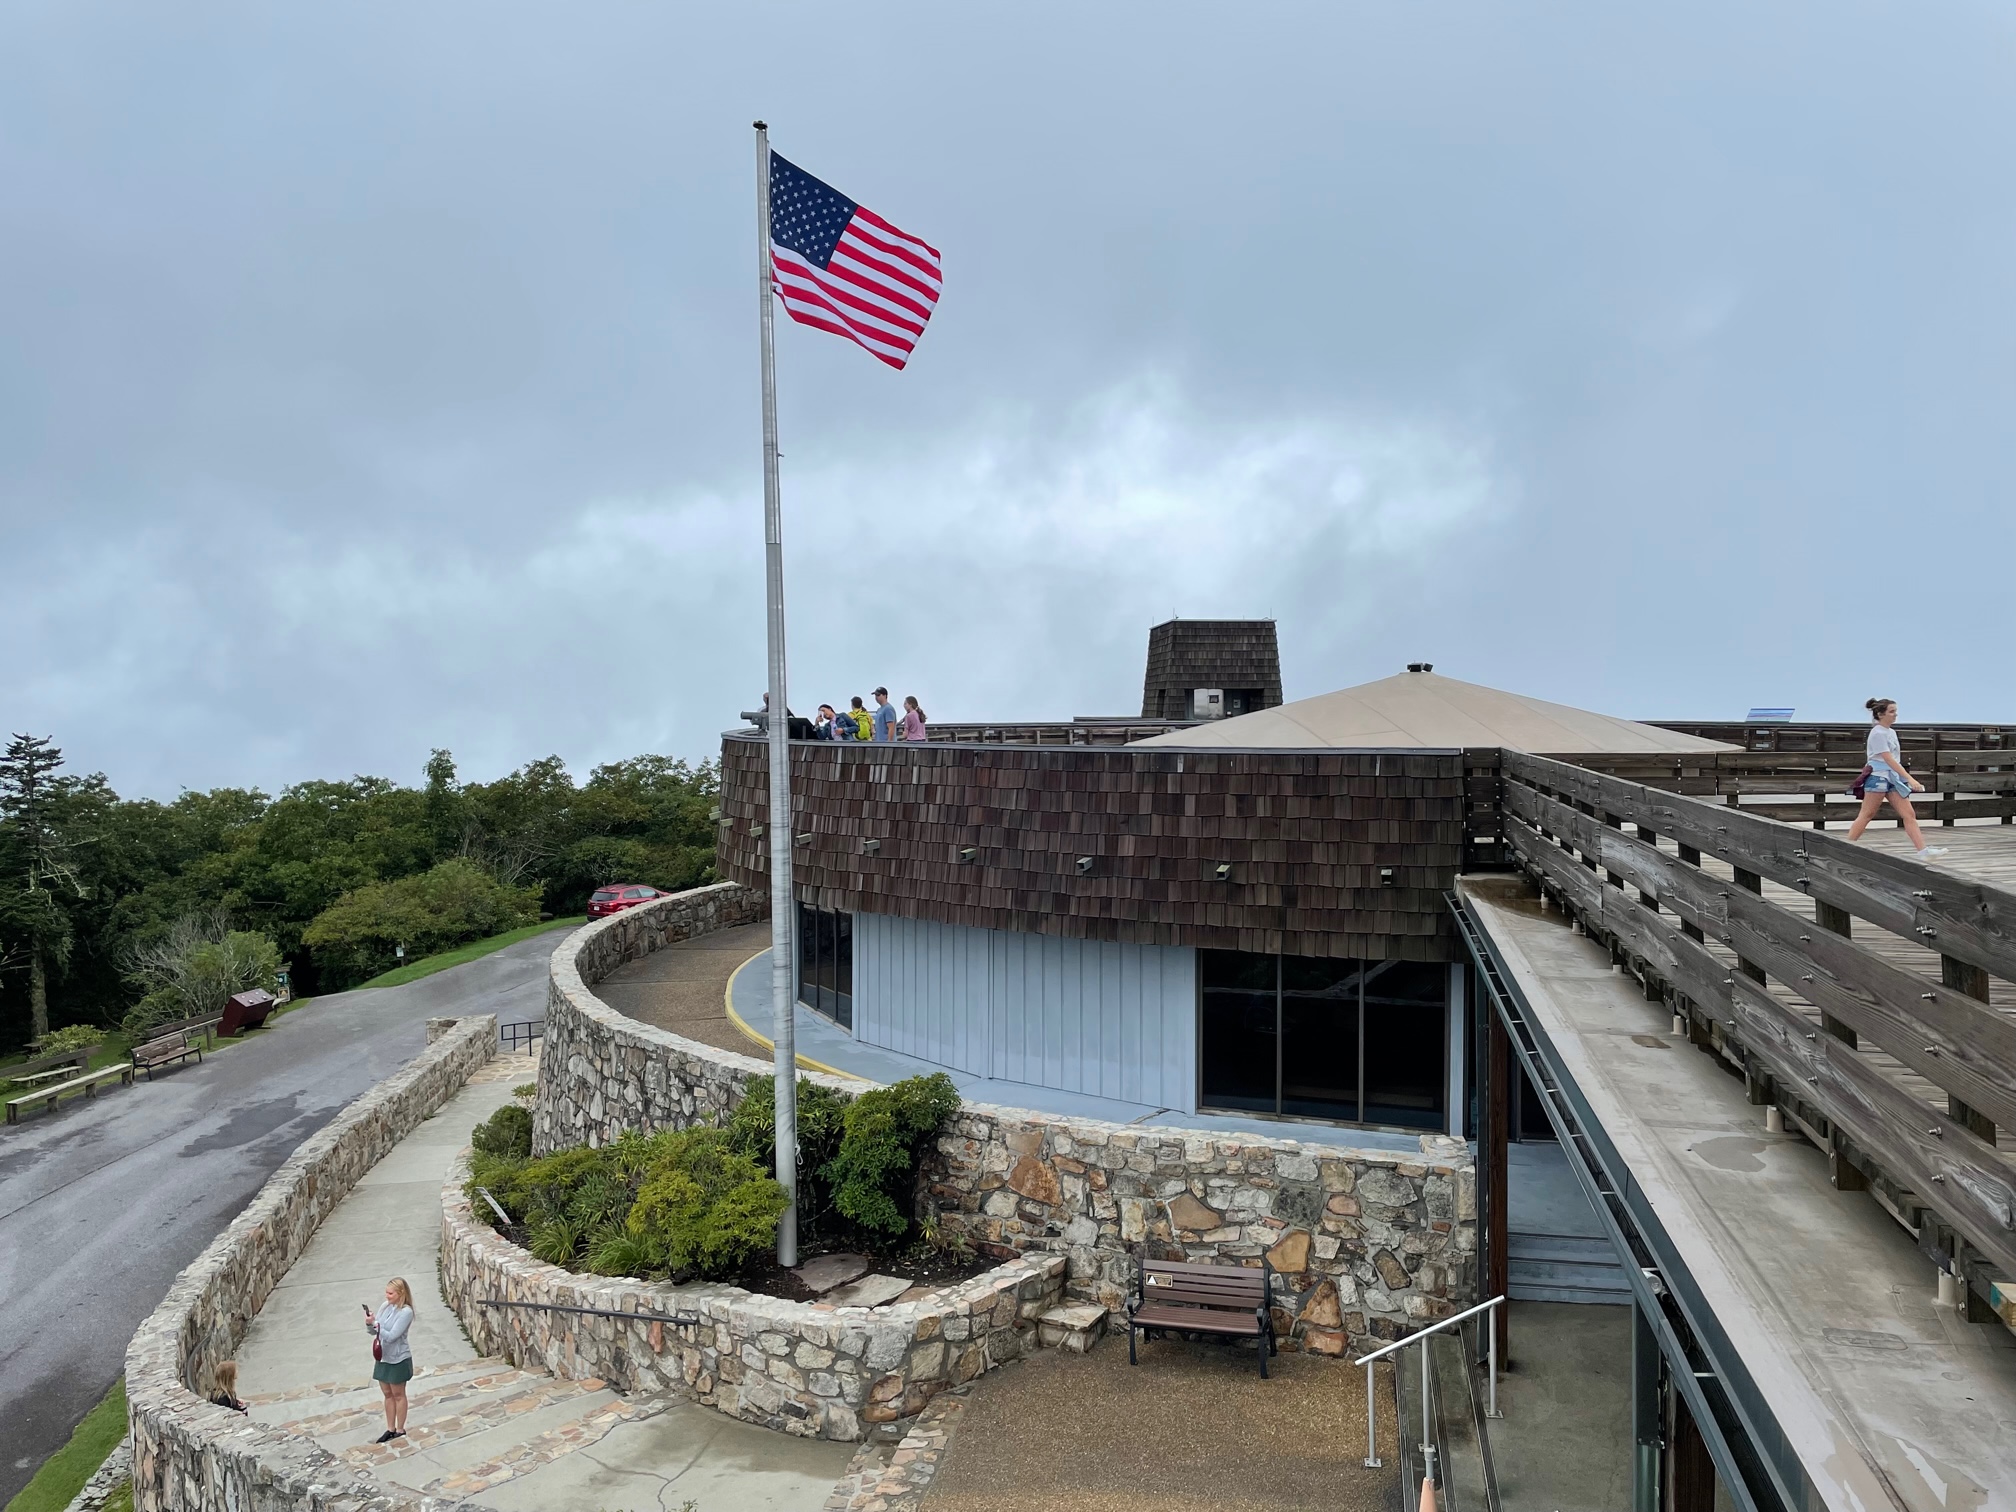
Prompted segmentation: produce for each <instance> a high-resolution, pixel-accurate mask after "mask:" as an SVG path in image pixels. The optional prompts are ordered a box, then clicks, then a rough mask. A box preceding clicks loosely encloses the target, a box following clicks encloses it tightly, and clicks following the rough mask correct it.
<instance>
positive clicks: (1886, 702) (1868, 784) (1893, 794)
mask: <svg viewBox="0 0 2016 1512" xmlns="http://www.w3.org/2000/svg"><path fill="white" fill-rule="evenodd" d="M1862 707H1863V708H1865V709H1867V710H1868V711H1869V717H1870V718H1871V719H1872V720H1874V721H1875V723H1874V724H1873V725H1872V726H1870V729H1869V775H1868V776H1867V777H1865V778H1863V779H1862V812H1861V813H1859V814H1857V815H1856V816H1855V822H1854V823H1853V824H1851V825H1849V826H1848V838H1849V839H1850V840H1860V839H1861V838H1862V831H1864V830H1866V829H1867V828H1869V821H1870V820H1871V819H1874V818H1875V817H1876V811H1877V810H1878V809H1880V808H1881V807H1883V800H1884V799H1886V798H1887V799H1889V800H1890V806H1891V807H1892V808H1894V809H1895V810H1896V811H1897V822H1898V823H1899V824H1901V825H1903V826H1904V833H1905V834H1907V835H1909V836H1910V837H1911V843H1912V845H1914V846H1916V847H1917V850H1918V859H1919V860H1920V861H1926V860H1930V859H1931V858H1932V857H1934V856H1943V855H1945V854H1946V847H1945V846H1943V845H1927V844H1926V843H1925V832H1924V831H1923V830H1921V829H1919V828H1918V816H1917V814H1916V813H1914V812H1913V811H1912V808H1911V795H1912V794H1913V793H1922V792H1924V791H1925V784H1924V783H1922V782H1920V781H1919V780H1918V779H1917V778H1916V777H1913V776H1912V775H1911V774H1910V773H1909V772H1907V771H1905V770H1904V752H1903V748H1902V747H1901V746H1900V745H1899V744H1898V742H1897V730H1896V724H1897V700H1896V699H1894V698H1872V699H1870V700H1869V701H1868V702H1867V703H1865V704H1864V705H1863V706H1862Z"/></svg>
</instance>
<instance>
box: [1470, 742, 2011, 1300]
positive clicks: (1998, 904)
mask: <svg viewBox="0 0 2016 1512" xmlns="http://www.w3.org/2000/svg"><path fill="white" fill-rule="evenodd" d="M1689 759H1690V760H1691V758H1689ZM1501 779H1502V784H1503V792H1504V818H1505V841H1506V844H1507V847H1508V849H1509V850H1510V851H1511V852H1512V853H1513V857H1514V859H1515V860H1516V861H1517V862H1518V863H1519V864H1520V865H1521V866H1523V867H1524V869H1526V870H1527V871H1528V872H1530V873H1531V874H1532V876H1533V877H1534V879H1535V880H1536V881H1538V882H1539V884H1540V885H1541V887H1542V888H1543V889H1544V890H1545V891H1546V892H1547V893H1549V894H1550V895H1552V896H1553V897H1555V898H1558V899H1559V900H1561V901H1562V902H1563V903H1564V904H1565V905H1566V907H1567V908H1568V909H1569V910H1570V911H1571V912H1572V913H1573V914H1574V915H1575V916H1576V917H1577V918H1578V919H1579V920H1580V921H1581V922H1582V924H1583V926H1584V927H1585V928H1586V929H1587V931H1588V932H1589V933H1590V934H1591V935H1592V936H1594V937H1596V938H1599V939H1601V940H1603V941H1605V942H1607V943H1608V944H1609V946H1610V948H1611V950H1612V952H1613V959H1616V960H1618V961H1619V962H1620V963H1621V964H1625V965H1628V966H1629V967H1630V969H1631V970H1632V971H1633V972H1634V974H1636V975H1638V976H1639V977H1640V978H1641V979H1642V980H1643V981H1644V982H1645V984H1646V990H1647V993H1648V995H1657V996H1662V997H1665V998H1667V999H1670V1000H1671V1002H1672V1004H1673V1008H1674V1012H1675V1013H1676V1015H1684V1016H1685V1017H1686V1019H1687V1021H1688V1024H1689V1028H1690V1031H1691V1033H1692V1034H1693V1036H1694V1037H1695V1038H1696V1039H1697V1041H1699V1042H1702V1043H1704V1044H1707V1045H1709V1046H1710V1047H1711V1048H1713V1049H1714V1050H1715V1051H1717V1052H1718V1053H1719V1054H1721V1055H1722V1056H1723V1057H1724V1059H1725V1060H1726V1061H1727V1062H1728V1063H1729V1064H1730V1065H1731V1066H1732V1067H1735V1068H1738V1069H1740V1070H1741V1071H1742V1073H1743V1074H1744V1076H1745V1078H1746V1081H1747V1082H1748V1085H1749V1088H1750V1094H1751V1100H1752V1101H1753V1102H1756V1103H1760V1104H1774V1105H1776V1106H1778V1107H1780V1108H1781V1109H1782V1111H1783V1113H1784V1115H1785V1117H1786V1118H1788V1119H1790V1120H1792V1121H1793V1122H1794V1123H1795V1124H1796V1126H1797V1127H1798V1128H1799V1129H1800V1130H1801V1131H1802V1132H1804V1133H1805V1134H1806V1135H1807V1136H1808V1137H1809V1138H1811V1139H1813V1140H1814V1142H1815V1143H1817V1144H1819V1145H1820V1146H1821V1147H1822V1148H1823V1149H1825V1150H1826V1151H1827V1152H1828V1153H1829V1155H1830V1156H1831V1157H1832V1162H1833V1170H1834V1174H1835V1179H1836V1182H1837V1184H1839V1185H1842V1186H1845V1187H1860V1186H1863V1185H1867V1186H1869V1187H1871V1188H1873V1189H1874V1190H1875V1192H1876V1194H1877V1195H1878V1196H1879V1197H1880V1198H1881V1199H1882V1200H1883V1202H1884V1203H1885V1205H1886V1206H1888V1207H1889V1208H1890V1209H1891V1211H1892V1212H1893V1213H1895V1214H1896V1215H1897V1217H1898V1218H1899V1220H1900V1221H1901V1222H1904V1223H1905V1224H1906V1225H1907V1226H1908V1227H1910V1228H1912V1229H1913V1231H1914V1232H1915V1233H1917V1235H1918V1238H1919V1242H1920V1244H1921V1246H1923V1247H1925V1248H1926V1249H1927V1250H1928V1251H1930V1252H1931V1253H1933V1254H1934V1255H1935V1256H1940V1257H1943V1258H1944V1259H1945V1260H1946V1262H1947V1264H1948V1266H1949V1268H1950V1269H1953V1270H1955V1271H1956V1272H1958V1273H1961V1274H1966V1273H1968V1271H1969V1270H1970V1268H1978V1261H1979V1257H1982V1256H1985V1257H1986V1258H1987V1259H1988V1260H1989V1261H1990V1262H1992V1264H1993V1265H1994V1266H1996V1267H1999V1268H2000V1269H2001V1270H2002V1271H2004V1272H2006V1273H2008V1274H2012V1275H2016V1160H2012V1158H2011V1156H2010V1155H2009V1154H2008V1153H2005V1152H2003V1151H2000V1150H1998V1149H1997V1148H1996V1144H1995V1126H1996V1125H1997V1124H2001V1125H2003V1126H2005V1127H2011V1126H2016V1022H2012V1021H2011V1020H2010V1019H2009V1018H2006V1017H2004V1016H2003V1015H2002V1014H2001V1013H2000V1012H1998V1011H1997V1010H1996V1009H1995V1008H1993V1007H1991V1006H1990V1003H1989V999H1990V996H1991V985H1992V982H1993V981H1994V980H1995V979H1999V980H2000V981H2002V982H2004V983H2007V982H2011V981H2016V894H2012V893H2010V892H2007V891H2003V890H2001V889H1998V888H1995V887H1991V886H1988V885H1985V884H1983V883H1979V882H1976V881H1974V880H1972V879H1971V878H1968V877H1964V876H1961V875H1957V874H1955V873H1954V872H1951V871H1947V870H1940V869H1935V868H1932V867H1928V866H1925V865H1922V864H1920V863H1918V862H1916V861H1913V860H1910V859H1907V858H1905V857H1902V856H1893V855H1888V854H1885V853H1883V852H1880V851H1876V850H1872V849H1869V848H1866V847H1864V846H1859V845H1851V844H1850V843H1848V842H1847V841H1846V840H1845V839H1843V838H1842V837H1840V836H1838V835H1830V834H1825V833H1815V832H1812V831H1809V830H1803V829H1798V828H1794V827H1791V826H1788V825H1785V824H1780V823H1776V822H1773V821H1772V820H1770V819H1767V818H1762V817H1759V816H1758V815H1757V814H1755V813H1754V812H1753V811H1752V810H1751V809H1750V808H1748V807H1747V806H1745V807H1744V808H1741V809H1737V808H1732V807H1729V806H1727V805H1726V804H1723V805H1718V804H1715V803H1711V802H1704V801H1702V800H1701V799H1699V798H1695V797H1692V796H1688V795H1684V794H1676V793H1672V792H1668V791H1661V790H1658V789H1656V788H1654V787H1652V786H1648V785H1646V784H1643V783H1638V782H1629V781H1624V780H1621V779H1620V778H1618V777H1615V776H1611V775H1609V774H1606V773H1602V772H1596V771H1591V770H1589V769H1588V768H1586V767H1583V766H1577V765H1571V764H1569V763H1566V762H1560V761H1550V760H1546V759H1544V758H1540V757H1534V756H1525V755H1521V754H1518V753H1515V752H1511V751H1507V752H1506V753H1505V755H1504V759H1503V766H1502V774H1501ZM1626 825H1629V826H1631V829H1630V830H1626V828H1625V826H1626ZM1767 884H1769V888H1768V891H1767ZM1806 900H1810V902H1808V901H1806ZM1858 919H1859V920H1862V921H1864V923H1865V924H1867V925H1870V926H1873V927H1874V929H1875V930H1876V931H1882V932H1884V933H1887V934H1888V935H1889V936H1892V937H1894V938H1893V939H1888V940H1886V939H1884V938H1883V936H1882V935H1881V934H1877V935H1874V936H1865V938H1864V939H1862V940H1858V939H1856V938H1854V936H1853V933H1852V931H1853V927H1854V922H1853V921H1855V920H1858ZM1903 942H1908V943H1903ZM1934 972H1936V973H1937V975H1936V976H1935V975H1933V973H1934ZM1918 1078H1922V1082H1923V1084H1929V1086H1928V1085H1922V1084H1914V1082H1915V1080H1916V1079H1918ZM1933 1089H1937V1092H1936V1094H1935V1093H1934V1091H1933ZM1938 1095H1943V1096H1938ZM1935 1097H1937V1100H1935ZM1968 1246H1972V1250H1971V1251H1970V1250H1969V1248H1968ZM1976 1252H1978V1253H1976Z"/></svg>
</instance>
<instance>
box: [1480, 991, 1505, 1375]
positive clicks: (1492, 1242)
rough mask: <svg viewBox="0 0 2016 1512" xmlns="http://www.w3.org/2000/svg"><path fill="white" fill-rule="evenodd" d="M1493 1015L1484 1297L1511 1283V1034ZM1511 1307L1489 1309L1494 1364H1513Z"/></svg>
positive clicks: (1487, 1075) (1488, 1078) (1487, 1077)
mask: <svg viewBox="0 0 2016 1512" xmlns="http://www.w3.org/2000/svg"><path fill="white" fill-rule="evenodd" d="M1487 1011H1488V1013H1489V1016H1490V1019H1491V1033H1490V1052H1489V1058H1488V1064H1487V1066H1486V1070H1485V1080H1486V1081H1487V1082H1488V1083H1489V1085H1488V1086H1487V1087H1486V1089H1485V1099H1486V1101H1485V1115H1484V1135H1485V1139H1484V1143H1485V1160H1484V1166H1485V1175H1484V1179H1485V1182H1486V1183H1487V1185H1486V1187H1485V1202H1484V1277H1485V1279H1484V1297H1485V1299H1486V1300H1488V1299H1490V1298H1492V1297H1502V1296H1504V1295H1505V1293H1506V1290H1507V1289H1508V1288H1509V1287H1510V1285H1511V1281H1512V1233H1511V1230H1512V1225H1511V1221H1510V1220H1511V1214H1510V1212H1509V1211H1508V1209H1509V1208H1510V1206H1511V1171H1510V1161H1509V1158H1508V1154H1507V1151H1508V1148H1509V1146H1510V1144H1511V1141H1512V1038H1511V1036H1510V1035H1508V1034H1507V1033H1506V1032H1505V1022H1504V1020H1503V1019H1501V1018H1499V1017H1498V1013H1497V1010H1496V1009H1495V1008H1492V1009H1490V1010H1487ZM1510 1311H1511V1308H1510V1307H1509V1306H1506V1307H1494V1308H1492V1309H1491V1313H1490V1317H1491V1327H1492V1329H1493V1330H1494V1331H1495V1332H1496V1333H1497V1335H1498V1364H1499V1368H1500V1369H1503V1370H1510V1369H1511V1368H1512V1320H1511V1318H1510V1317H1508V1316H1507V1314H1508V1313H1510Z"/></svg>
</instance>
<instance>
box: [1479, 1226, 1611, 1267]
mask: <svg viewBox="0 0 2016 1512" xmlns="http://www.w3.org/2000/svg"><path fill="white" fill-rule="evenodd" d="M1506 1240H1507V1243H1506V1252H1507V1253H1508V1254H1509V1255H1510V1256H1511V1257H1512V1258H1513V1259H1514V1260H1578V1261H1582V1262H1585V1263H1590V1264H1598V1265H1615V1264H1617V1251H1616V1250H1614V1249H1612V1248H1611V1247H1610V1241H1609V1240H1608V1239H1599V1238H1595V1237H1593V1236H1590V1235H1584V1234H1522V1233H1520V1232H1519V1231H1518V1230H1516V1229H1515V1230H1513V1231H1512V1233H1510V1234H1508V1235H1507V1236H1506Z"/></svg>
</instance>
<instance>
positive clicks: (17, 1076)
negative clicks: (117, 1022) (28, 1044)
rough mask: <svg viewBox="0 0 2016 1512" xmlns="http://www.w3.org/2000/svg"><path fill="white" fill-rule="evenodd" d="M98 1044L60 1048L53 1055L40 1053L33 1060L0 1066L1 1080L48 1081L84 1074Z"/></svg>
mask: <svg viewBox="0 0 2016 1512" xmlns="http://www.w3.org/2000/svg"><path fill="white" fill-rule="evenodd" d="M97 1048H98V1047H97V1046H96V1045H86V1046H84V1047H83V1048H82V1049H81V1050H58V1051H57V1052H56V1053H55V1054H53V1055H38V1056H36V1057H35V1058H34V1059H33V1060H25V1061H16V1062H15V1063H14V1064H13V1065H11V1066H0V1082H9V1081H11V1082H33V1081H47V1080H49V1079H50V1078H51V1077H55V1076H82V1075H83V1074H84V1073H85V1072H86V1071H89V1070H90V1069H91V1056H92V1053H93V1052H94V1051H95V1050H97Z"/></svg>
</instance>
